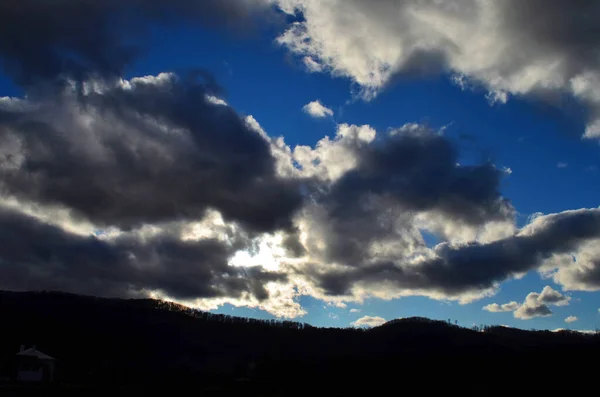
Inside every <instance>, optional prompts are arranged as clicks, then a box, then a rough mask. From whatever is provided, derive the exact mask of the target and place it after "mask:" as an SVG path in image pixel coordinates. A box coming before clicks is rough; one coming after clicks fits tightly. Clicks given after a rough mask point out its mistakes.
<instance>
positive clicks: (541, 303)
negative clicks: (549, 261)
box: [483, 285, 571, 320]
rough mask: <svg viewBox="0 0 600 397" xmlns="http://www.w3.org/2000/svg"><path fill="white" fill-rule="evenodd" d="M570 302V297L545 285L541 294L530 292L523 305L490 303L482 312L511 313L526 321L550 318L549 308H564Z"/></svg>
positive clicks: (550, 311)
mask: <svg viewBox="0 0 600 397" xmlns="http://www.w3.org/2000/svg"><path fill="white" fill-rule="evenodd" d="M570 300H571V298H570V297H568V296H566V295H563V294H561V293H560V292H558V291H556V290H555V289H553V288H552V287H550V286H549V285H547V286H545V287H544V289H543V290H542V292H541V293H537V292H532V293H530V294H528V295H527V297H526V298H525V301H524V302H523V304H519V303H517V302H515V301H513V302H509V303H505V304H502V305H499V304H497V303H492V304H490V305H487V306H484V307H483V310H487V311H489V312H492V313H500V312H513V314H514V316H515V318H519V319H522V320H528V319H531V318H535V317H547V316H551V315H552V310H551V309H550V307H549V306H566V305H568V304H569V301H570Z"/></svg>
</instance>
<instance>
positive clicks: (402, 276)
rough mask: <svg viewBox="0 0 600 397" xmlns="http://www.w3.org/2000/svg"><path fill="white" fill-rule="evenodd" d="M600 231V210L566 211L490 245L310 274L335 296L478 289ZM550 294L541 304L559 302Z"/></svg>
mask: <svg viewBox="0 0 600 397" xmlns="http://www.w3.org/2000/svg"><path fill="white" fill-rule="evenodd" d="M598 236H600V210H598V209H588V210H577V211H567V212H563V213H559V214H555V215H550V216H548V217H547V220H546V221H545V223H544V224H543V225H541V226H538V227H537V228H535V229H534V230H533V232H532V233H531V234H521V235H514V236H511V237H508V238H504V239H501V240H498V241H495V242H492V243H488V244H478V243H473V244H469V245H466V246H462V247H458V248H452V247H450V246H449V245H447V244H443V245H440V246H438V248H437V249H436V254H437V255H436V257H435V258H432V259H429V260H426V261H424V262H422V263H419V264H411V265H407V264H395V263H391V262H387V263H379V264H376V265H372V266H363V267H361V268H358V269H352V270H348V271H341V272H328V273H319V272H318V271H314V272H313V274H312V277H314V278H316V279H317V280H318V283H319V284H320V285H321V287H323V289H324V290H325V291H326V292H327V293H328V294H332V295H341V294H345V293H348V292H349V290H350V289H351V287H352V286H353V285H354V284H356V283H360V282H363V283H367V284H377V283H389V284H391V285H394V286H396V287H398V288H404V289H421V290H429V291H436V292H441V293H444V294H447V295H450V296H458V295H460V294H461V293H465V292H469V291H478V290H479V291H480V290H484V289H486V288H490V287H492V286H494V284H495V283H498V282H501V281H504V280H506V279H507V278H509V277H511V276H514V275H517V274H519V273H524V272H527V271H529V270H533V269H536V268H538V267H539V266H540V265H541V264H542V261H543V260H544V259H547V258H548V257H549V256H550V255H552V254H560V253H565V252H569V251H571V250H574V249H576V248H577V246H578V245H579V244H580V243H582V242H584V241H586V240H587V239H591V238H596V237H598ZM555 298H558V297H553V296H550V295H548V296H547V299H548V300H544V302H541V303H551V304H557V301H556V300H555Z"/></svg>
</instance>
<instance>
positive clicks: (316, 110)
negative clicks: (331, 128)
mask: <svg viewBox="0 0 600 397" xmlns="http://www.w3.org/2000/svg"><path fill="white" fill-rule="evenodd" d="M302 110H304V111H305V112H306V113H308V114H309V115H311V116H312V117H316V118H325V117H333V110H331V109H329V108H328V107H326V106H324V105H323V104H322V103H321V101H319V100H318V99H317V100H316V101H312V102H310V103H308V104H306V105H304V107H303V108H302Z"/></svg>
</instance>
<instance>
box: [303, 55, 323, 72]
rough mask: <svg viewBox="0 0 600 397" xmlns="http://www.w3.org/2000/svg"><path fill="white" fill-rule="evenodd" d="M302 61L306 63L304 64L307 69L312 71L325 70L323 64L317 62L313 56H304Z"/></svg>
mask: <svg viewBox="0 0 600 397" xmlns="http://www.w3.org/2000/svg"><path fill="white" fill-rule="evenodd" d="M302 62H303V63H304V66H306V70H307V71H309V72H310V73H317V72H321V71H323V66H322V65H321V64H320V63H318V62H315V60H314V59H312V58H311V57H304V58H303V59H302Z"/></svg>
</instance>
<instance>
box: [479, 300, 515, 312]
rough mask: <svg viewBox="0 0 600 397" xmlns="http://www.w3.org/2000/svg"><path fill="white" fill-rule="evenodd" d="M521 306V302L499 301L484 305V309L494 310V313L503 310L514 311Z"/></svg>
mask: <svg viewBox="0 0 600 397" xmlns="http://www.w3.org/2000/svg"><path fill="white" fill-rule="evenodd" d="M519 307H521V305H520V304H519V303H517V302H515V301H512V302H508V303H504V304H502V305H499V304H497V303H491V304H489V305H486V306H484V307H483V310H485V311H488V312H492V313H503V312H514V311H515V310H517V309H518V308H519Z"/></svg>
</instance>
